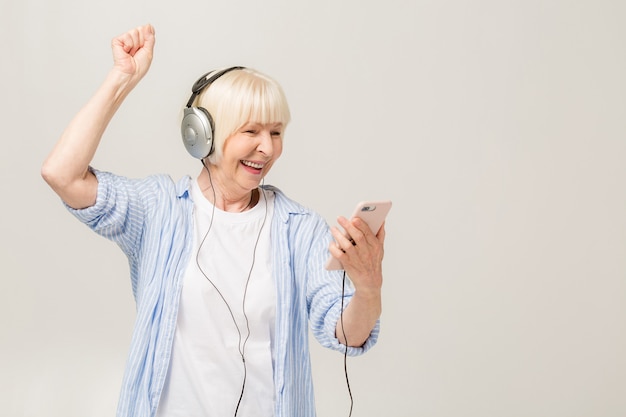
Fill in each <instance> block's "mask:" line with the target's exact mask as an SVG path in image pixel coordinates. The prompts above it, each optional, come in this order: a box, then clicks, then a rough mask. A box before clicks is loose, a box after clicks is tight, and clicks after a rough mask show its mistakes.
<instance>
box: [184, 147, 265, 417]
mask: <svg viewBox="0 0 626 417" xmlns="http://www.w3.org/2000/svg"><path fill="white" fill-rule="evenodd" d="M201 162H202V165H203V166H204V168H205V169H206V171H207V173H208V174H209V183H210V184H211V190H212V191H213V204H212V206H213V207H212V213H211V220H210V221H209V227H208V229H207V231H206V233H205V234H204V237H203V238H202V240H201V242H200V245H199V246H198V252H197V253H196V265H197V266H198V269H199V270H200V273H201V274H202V275H204V277H205V278H206V279H207V281H209V283H210V284H211V285H212V286H213V288H215V291H217V293H218V294H219V296H220V298H221V299H222V301H224V304H226V308H228V312H229V313H230V317H231V318H232V320H233V324H234V325H235V328H236V329H237V334H238V336H239V343H238V344H237V349H238V350H239V354H240V355H241V361H242V363H243V382H242V385H241V394H240V395H239V400H238V401H237V406H236V407H235V414H234V417H237V413H238V412H239V406H240V405H241V401H242V400H243V394H244V391H245V388H246V379H247V376H248V368H247V366H246V357H245V351H246V344H247V343H248V339H249V338H250V322H249V320H248V315H247V314H246V308H245V302H246V296H247V294H248V285H249V284H250V278H251V276H252V270H253V269H254V263H255V260H256V250H257V247H258V245H259V240H260V239H261V233H262V231H263V227H264V226H265V221H266V220H267V210H268V207H267V198H266V196H265V190H263V189H261V192H263V200H264V201H265V215H264V217H263V222H262V223H261V228H260V229H259V234H258V236H257V238H256V241H255V242H254V251H253V252H252V265H250V270H249V271H248V277H247V279H246V285H245V288H244V293H243V302H242V311H243V316H244V319H245V321H246V328H247V330H248V334H247V335H246V338H245V339H244V340H243V346H242V343H241V339H242V335H241V330H240V329H239V325H238V324H237V320H236V319H235V314H234V313H233V310H232V309H231V308H230V304H228V301H226V298H225V297H224V295H223V294H222V292H221V291H220V290H219V288H218V287H217V285H215V283H214V282H213V281H211V279H210V278H209V277H208V276H207V274H205V273H204V270H203V269H202V267H201V266H200V250H201V249H202V246H203V245H204V242H205V240H206V238H207V236H209V232H210V231H211V228H212V227H213V218H214V217H215V202H216V201H217V198H216V194H215V187H214V186H213V179H212V178H211V171H209V168H208V167H207V166H206V164H205V163H204V160H203V159H201ZM264 183H265V179H263V184H264ZM260 198H261V194H260V192H259V199H260ZM251 202H252V197H251V198H250V203H248V206H247V207H246V208H248V207H249V206H250V205H251ZM244 210H245V209H244Z"/></svg>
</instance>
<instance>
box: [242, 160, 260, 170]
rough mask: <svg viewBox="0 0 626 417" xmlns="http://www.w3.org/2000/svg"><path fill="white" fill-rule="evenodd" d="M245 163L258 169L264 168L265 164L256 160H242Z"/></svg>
mask: <svg viewBox="0 0 626 417" xmlns="http://www.w3.org/2000/svg"><path fill="white" fill-rule="evenodd" d="M241 162H242V163H243V164H244V165H246V166H249V167H252V168H256V169H261V168H263V164H257V163H255V162H250V161H241Z"/></svg>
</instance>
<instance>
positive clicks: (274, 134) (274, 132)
mask: <svg viewBox="0 0 626 417" xmlns="http://www.w3.org/2000/svg"><path fill="white" fill-rule="evenodd" d="M271 134H272V136H280V135H282V133H281V132H280V131H277V130H275V131H273V132H271Z"/></svg>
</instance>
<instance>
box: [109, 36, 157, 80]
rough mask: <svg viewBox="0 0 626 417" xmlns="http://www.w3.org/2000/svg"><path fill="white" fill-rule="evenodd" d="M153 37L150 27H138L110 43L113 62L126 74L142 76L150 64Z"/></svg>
mask: <svg viewBox="0 0 626 417" xmlns="http://www.w3.org/2000/svg"><path fill="white" fill-rule="evenodd" d="M154 43H155V36H154V28H153V27H152V25H150V24H148V25H144V26H139V27H136V28H134V29H131V30H129V31H128V32H126V33H124V34H122V35H120V36H118V37H116V38H114V39H113V41H112V42H111V47H112V49H113V61H114V64H115V66H116V67H117V68H119V69H121V70H122V72H124V73H126V74H136V75H139V77H141V76H143V75H144V74H145V73H146V71H147V70H148V68H149V67H150V63H151V62H152V55H153V50H154Z"/></svg>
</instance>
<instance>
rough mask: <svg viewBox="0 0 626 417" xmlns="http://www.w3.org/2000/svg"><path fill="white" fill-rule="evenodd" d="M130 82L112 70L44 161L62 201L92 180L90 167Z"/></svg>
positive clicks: (45, 173) (47, 177)
mask: <svg viewBox="0 0 626 417" xmlns="http://www.w3.org/2000/svg"><path fill="white" fill-rule="evenodd" d="M127 80H128V77H127V76H124V74H120V73H119V71H116V70H111V72H109V74H108V75H107V77H106V79H105V81H104V82H103V83H102V85H101V86H100V87H99V88H98V90H97V91H96V93H95V94H94V95H93V96H92V97H91V99H90V100H89V101H88V102H87V104H86V105H85V106H84V107H83V108H82V109H81V110H80V111H79V112H78V113H77V114H76V116H74V118H73V119H72V121H71V122H70V124H69V125H68V126H67V128H66V129H65V131H64V132H63V134H62V135H61V138H60V139H59V141H58V142H57V144H56V145H55V147H54V149H53V150H52V152H51V153H50V155H49V156H48V158H47V159H46V161H45V162H44V165H43V167H42V175H43V177H44V179H45V180H46V181H47V182H48V183H49V184H50V186H51V187H52V188H53V189H54V190H55V191H56V192H57V193H59V195H60V196H61V197H62V198H63V197H65V195H66V194H71V192H72V190H73V189H74V187H79V186H80V185H79V183H80V182H81V181H89V178H88V176H89V175H90V174H89V173H88V167H89V164H90V163H91V160H92V159H93V156H94V154H95V152H96V149H97V148H98V145H99V143H100V139H101V138H102V135H103V133H104V131H105V129H106V127H107V125H108V124H109V122H110V121H111V119H112V117H113V115H114V114H115V112H116V111H117V109H118V108H119V106H120V105H121V103H122V101H123V100H124V98H125V97H126V96H127V95H128V93H129V92H130V88H129V86H128V81H127ZM93 180H94V181H95V178H94V179H93ZM89 199H90V198H86V200H89ZM93 199H94V200H95V195H94V196H93Z"/></svg>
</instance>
